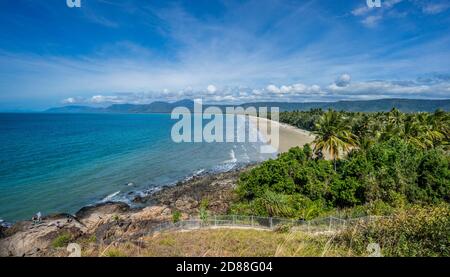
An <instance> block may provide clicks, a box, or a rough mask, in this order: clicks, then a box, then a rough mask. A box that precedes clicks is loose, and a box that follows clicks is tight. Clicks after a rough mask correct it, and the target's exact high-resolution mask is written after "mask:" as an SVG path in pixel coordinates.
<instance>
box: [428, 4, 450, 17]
mask: <svg viewBox="0 0 450 277" xmlns="http://www.w3.org/2000/svg"><path fill="white" fill-rule="evenodd" d="M448 8H450V3H427V4H425V5H424V6H423V7H422V11H423V12H424V13H426V14H438V13H441V12H444V11H446V10H447V9H448Z"/></svg>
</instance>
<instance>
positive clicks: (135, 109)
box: [46, 99, 450, 113]
mask: <svg viewBox="0 0 450 277" xmlns="http://www.w3.org/2000/svg"><path fill="white" fill-rule="evenodd" d="M179 106H184V107H187V108H188V109H189V110H193V106H194V104H193V102H192V100H187V99H186V100H181V101H177V102H173V103H168V102H162V101H157V102H153V103H150V104H143V105H133V104H115V105H111V106H109V107H106V108H93V107H88V106H64V107H58V108H51V109H49V110H47V111H46V112H51V113H170V112H171V111H172V110H173V108H175V107H179ZM207 106H210V105H204V107H207ZM217 106H219V107H222V108H223V107H225V105H217ZM240 106H242V107H250V106H253V107H256V108H258V107H279V108H280V111H294V110H300V111H306V110H310V109H323V110H328V109H333V110H338V111H341V110H343V111H350V112H380V111H389V110H391V109H392V108H397V109H398V110H400V111H402V112H434V111H435V110H437V109H442V110H444V111H450V99H446V100H423V99H379V100H359V101H338V102H307V103H287V102H256V103H245V104H242V105H240Z"/></svg>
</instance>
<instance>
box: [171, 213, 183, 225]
mask: <svg viewBox="0 0 450 277" xmlns="http://www.w3.org/2000/svg"><path fill="white" fill-rule="evenodd" d="M180 219H181V212H180V211H174V212H173V213H172V222H173V223H177V222H178V221H180Z"/></svg>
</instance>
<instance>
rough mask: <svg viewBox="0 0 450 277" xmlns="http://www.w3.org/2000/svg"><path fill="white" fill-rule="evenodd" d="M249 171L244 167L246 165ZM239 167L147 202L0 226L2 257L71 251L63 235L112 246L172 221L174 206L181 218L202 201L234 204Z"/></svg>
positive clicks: (219, 210)
mask: <svg viewBox="0 0 450 277" xmlns="http://www.w3.org/2000/svg"><path fill="white" fill-rule="evenodd" d="M244 170H245V169H244ZM240 172H241V171H240V170H236V171H233V172H227V173H219V174H215V175H205V176H201V177H194V178H192V179H191V180H188V181H186V182H182V183H179V184H178V185H176V186H173V187H166V188H165V189H163V190H161V191H159V192H157V193H155V194H153V195H151V196H148V197H144V198H141V199H140V201H141V202H142V203H147V205H148V206H146V207H145V208H141V209H131V208H130V207H129V206H128V205H127V204H124V203H103V204H99V205H95V206H88V207H84V208H82V209H80V210H79V211H78V212H77V213H76V214H75V215H69V214H58V215H53V216H47V217H44V218H43V219H42V220H41V222H38V223H33V222H31V221H22V222H18V223H16V224H14V225H13V226H12V227H11V228H2V229H0V256H63V255H65V256H67V252H66V250H65V249H59V251H58V249H57V248H58V247H59V246H58V245H56V246H55V243H54V242H55V240H57V239H58V238H61V236H65V237H68V238H69V239H70V241H71V242H76V241H80V240H83V239H84V240H93V241H95V243H99V244H103V245H105V244H106V245H108V244H109V243H112V242H114V241H117V240H125V241H133V240H136V239H139V238H141V237H143V236H146V235H148V234H149V232H150V231H151V230H152V229H153V228H154V227H155V226H157V225H158V224H160V223H162V222H167V221H171V220H172V215H173V212H174V211H179V212H181V218H182V219H187V218H189V216H192V215H196V214H197V213H198V211H199V208H200V205H201V203H203V205H206V206H207V209H208V210H209V211H210V212H211V213H216V214H223V213H226V212H227V211H228V209H229V204H230V202H231V201H232V199H233V197H234V194H233V189H234V187H235V185H236V182H237V179H238V176H239V173H240Z"/></svg>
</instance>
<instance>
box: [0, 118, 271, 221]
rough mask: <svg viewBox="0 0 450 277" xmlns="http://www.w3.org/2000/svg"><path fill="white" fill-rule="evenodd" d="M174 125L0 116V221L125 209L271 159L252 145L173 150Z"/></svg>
mask: <svg viewBox="0 0 450 277" xmlns="http://www.w3.org/2000/svg"><path fill="white" fill-rule="evenodd" d="M196 116H197V115H196ZM205 122H206V121H205ZM175 123H176V120H172V119H171V118H170V115H169V114H44V113H36V114H0V165H1V166H0V219H2V220H5V221H9V222H14V221H17V220H21V219H30V218H31V217H32V216H33V215H34V214H36V213H37V212H39V211H40V212H42V213H43V214H51V213H57V212H68V213H74V212H76V211H77V210H78V209H79V208H81V207H83V206H86V205H90V204H95V203H99V202H102V201H124V202H128V203H130V200H131V199H132V198H133V197H135V196H136V195H140V194H146V193H151V192H152V191H154V190H156V189H158V188H160V187H161V186H163V185H170V184H174V183H176V182H177V181H180V180H183V179H185V178H189V177H191V176H193V175H196V174H202V173H206V172H215V171H227V170H230V169H232V168H235V167H236V166H240V165H243V164H246V163H252V162H258V161H262V160H265V159H268V158H271V157H273V156H274V155H269V154H260V153H259V148H258V146H259V144H260V143H259V142H258V143H249V142H246V143H205V142H203V143H175V142H173V141H172V140H171V129H172V126H173V124H175ZM236 125H237V124H236ZM236 128H237V127H236ZM247 128H248V126H247ZM240 131H242V130H240Z"/></svg>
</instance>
